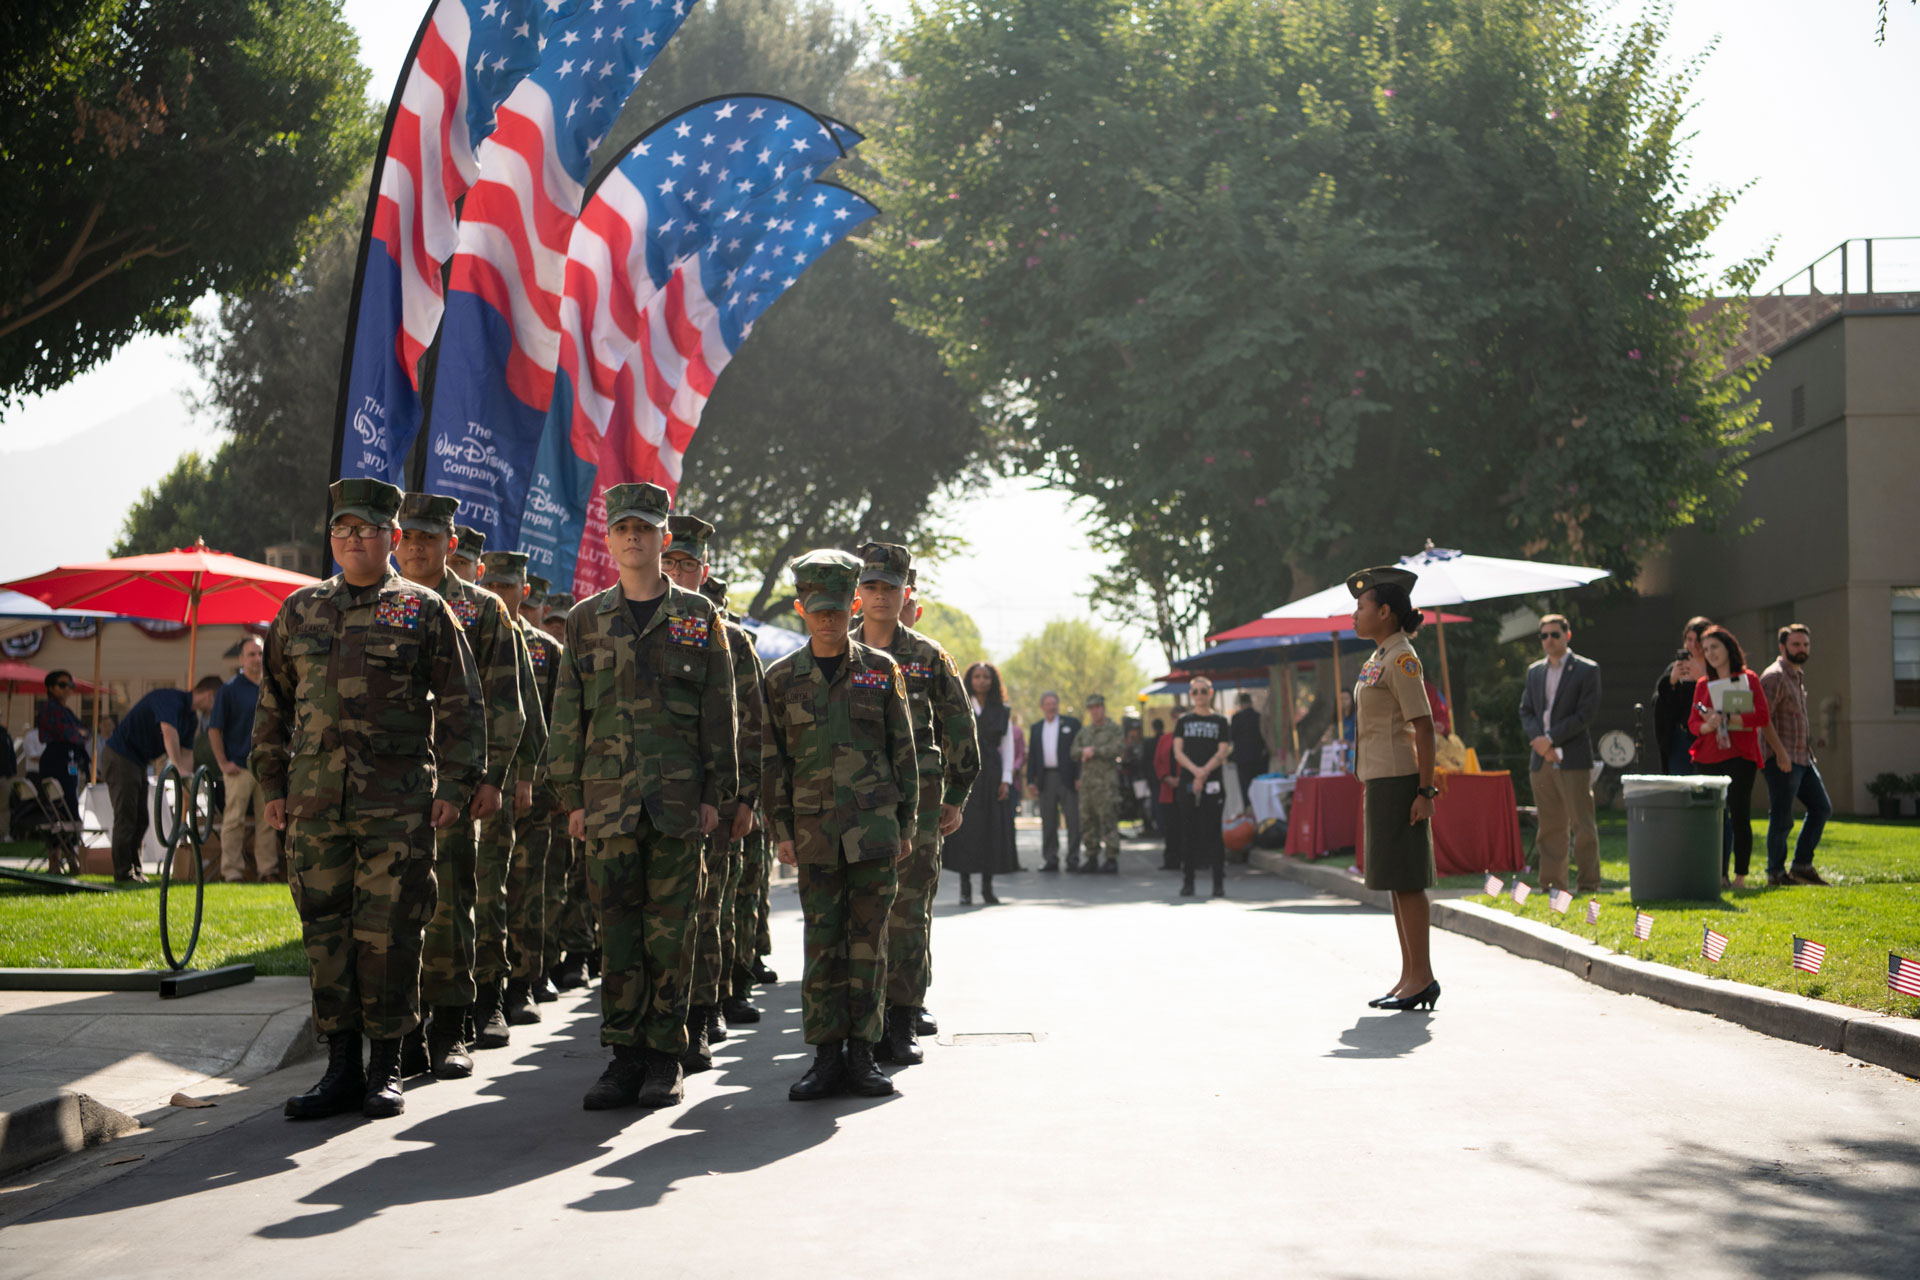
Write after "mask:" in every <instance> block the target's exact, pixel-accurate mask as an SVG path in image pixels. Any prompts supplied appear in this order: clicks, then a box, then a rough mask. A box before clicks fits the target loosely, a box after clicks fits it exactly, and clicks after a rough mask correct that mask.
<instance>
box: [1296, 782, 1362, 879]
mask: <svg viewBox="0 0 1920 1280" xmlns="http://www.w3.org/2000/svg"><path fill="white" fill-rule="evenodd" d="M1363 794H1364V793H1363V792H1362V791H1361V789H1360V779H1358V778H1356V777H1354V776H1353V775H1352V774H1350V773H1329V774H1325V775H1321V776H1308V777H1304V778H1302V779H1300V781H1299V783H1298V785H1296V786H1295V787H1294V789H1293V804H1292V805H1291V806H1290V807H1289V808H1288V810H1287V852H1288V853H1289V854H1291V855H1292V856H1294V857H1296V858H1324V857H1326V856H1327V855H1328V854H1330V853H1332V852H1333V851H1334V850H1335V849H1351V848H1354V847H1356V846H1358V845H1359V843H1360V804H1361V797H1362V795H1363Z"/></svg>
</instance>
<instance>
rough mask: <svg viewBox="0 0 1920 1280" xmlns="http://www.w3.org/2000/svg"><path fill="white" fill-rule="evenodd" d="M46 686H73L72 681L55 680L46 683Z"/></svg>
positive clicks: (59, 687)
mask: <svg viewBox="0 0 1920 1280" xmlns="http://www.w3.org/2000/svg"><path fill="white" fill-rule="evenodd" d="M47 687H48V688H49V689H71V688H73V681H71V680H55V681H54V682H53V683H52V684H50V685H48V686H47Z"/></svg>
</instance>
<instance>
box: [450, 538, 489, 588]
mask: <svg viewBox="0 0 1920 1280" xmlns="http://www.w3.org/2000/svg"><path fill="white" fill-rule="evenodd" d="M453 542H454V547H453V550H452V551H449V552H448V553H447V568H449V569H451V570H453V573H454V576H455V577H457V578H459V579H460V581H462V582H478V581H480V557H481V556H482V555H484V554H485V553H486V550H487V535H486V534H484V533H482V532H480V531H479V530H478V529H476V528H474V527H473V526H472V525H469V524H456V525H454V526H453Z"/></svg>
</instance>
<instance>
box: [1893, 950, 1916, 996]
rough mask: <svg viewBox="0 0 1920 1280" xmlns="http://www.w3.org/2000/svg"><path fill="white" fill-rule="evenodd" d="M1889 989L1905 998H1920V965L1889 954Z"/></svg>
mask: <svg viewBox="0 0 1920 1280" xmlns="http://www.w3.org/2000/svg"><path fill="white" fill-rule="evenodd" d="M1887 989H1888V990H1890V991H1898V992H1899V993H1900V994H1901V995H1903V996H1920V963H1916V962H1914V961H1912V960H1909V959H1907V958H1906V957H1905V956H1902V955H1895V954H1894V953H1893V952H1891V951H1889V952H1887Z"/></svg>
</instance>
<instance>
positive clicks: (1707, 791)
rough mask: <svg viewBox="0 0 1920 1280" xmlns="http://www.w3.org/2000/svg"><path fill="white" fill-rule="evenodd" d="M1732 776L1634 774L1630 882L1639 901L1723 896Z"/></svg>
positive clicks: (1627, 784)
mask: <svg viewBox="0 0 1920 1280" xmlns="http://www.w3.org/2000/svg"><path fill="white" fill-rule="evenodd" d="M1728 782H1729V779H1727V778H1723V777H1719V776H1717V775H1714V774H1692V775H1676V774H1628V775H1627V776H1626V777H1624V778H1622V779H1621V780H1620V785H1621V789H1622V790H1623V791H1624V792H1625V794H1626V800H1627V883H1628V885H1629V887H1630V888H1631V890H1632V892H1633V900H1634V901H1635V902H1652V901H1656V900H1658V899H1663V898H1672V899H1680V900H1683V901H1698V902H1711V901H1714V900H1717V899H1718V898H1719V897H1720V841H1721V839H1722V836H1721V829H1722V824H1723V823H1724V822H1725V820H1726V818H1725V814H1726V808H1727V784H1728Z"/></svg>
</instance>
